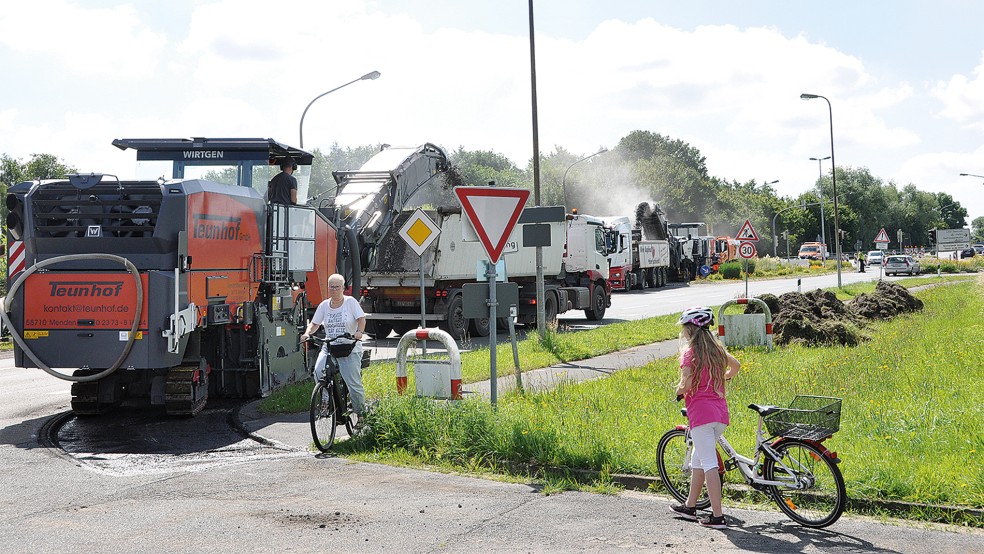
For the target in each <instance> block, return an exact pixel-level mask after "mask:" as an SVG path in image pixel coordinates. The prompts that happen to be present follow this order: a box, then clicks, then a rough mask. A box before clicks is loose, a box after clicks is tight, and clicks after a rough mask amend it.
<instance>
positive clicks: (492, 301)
mask: <svg viewBox="0 0 984 554" xmlns="http://www.w3.org/2000/svg"><path fill="white" fill-rule="evenodd" d="M485 276H486V277H488V278H489V325H491V326H492V332H491V333H489V364H490V368H489V373H490V374H491V377H492V379H491V381H490V385H491V387H492V388H491V395H492V406H493V407H495V403H496V393H497V391H498V372H497V371H496V361H495V349H496V343H495V339H496V335H497V334H498V333H497V332H496V328H495V321H496V309H495V308H496V305H497V302H496V298H495V264H494V263H492V260H489V263H488V265H487V266H486V271H485Z"/></svg>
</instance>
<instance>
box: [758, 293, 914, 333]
mask: <svg viewBox="0 0 984 554" xmlns="http://www.w3.org/2000/svg"><path fill="white" fill-rule="evenodd" d="M759 299H760V300H762V301H763V302H765V304H766V305H767V306H769V310H770V311H771V312H772V323H773V324H772V330H773V340H774V342H775V344H776V345H784V344H793V343H800V344H806V345H810V346H820V345H829V344H842V345H845V346H854V345H857V344H858V343H860V342H862V341H864V340H867V337H866V336H865V335H864V334H863V333H861V328H862V327H864V326H865V324H866V322H867V321H868V320H872V319H889V318H891V317H895V316H897V315H899V314H901V313H906V312H912V311H916V310H921V309H922V307H923V303H922V301H921V300H919V299H918V298H916V297H914V296H912V295H911V294H909V291H908V290H906V288H905V287H902V286H900V285H897V284H895V283H889V282H887V281H880V282H879V283H878V284H877V285H876V286H875V290H874V292H872V293H870V294H862V295H859V296H858V297H857V298H855V299H854V300H853V301H852V302H851V303H850V304H845V303H843V302H841V301H840V300H838V299H837V296H836V295H835V294H834V293H832V292H829V291H823V290H820V289H817V290H813V291H808V292H805V293H798V292H788V293H786V294H783V295H782V296H779V297H777V296H775V295H774V294H764V295H762V296H760V297H759ZM761 311H762V310H761V309H759V308H758V307H757V306H756V305H753V304H749V305H748V306H747V307H746V309H745V313H757V312H761Z"/></svg>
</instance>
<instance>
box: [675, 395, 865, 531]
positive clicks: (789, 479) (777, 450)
mask: <svg viewBox="0 0 984 554" xmlns="http://www.w3.org/2000/svg"><path fill="white" fill-rule="evenodd" d="M749 408H750V409H752V410H755V411H756V412H757V413H758V414H759V421H758V432H757V434H756V440H755V452H754V455H753V457H751V458H748V457H745V456H742V455H741V454H739V453H738V452H737V451H735V449H734V447H732V446H731V444H729V443H728V441H727V439H725V438H724V436H722V437H721V438H720V439H719V440H718V450H717V456H718V472H719V473H720V475H721V485H722V487H724V486H725V479H724V474H725V472H727V471H730V470H733V469H735V468H737V469H738V470H739V471H740V472H741V475H742V477H743V478H744V481H745V483H746V484H747V485H748V486H750V487H751V488H753V489H755V490H758V491H761V492H762V493H763V494H765V495H766V496H768V497H770V498H771V499H772V500H773V501H774V502H775V503H776V504H777V505H778V506H779V509H780V510H782V511H783V512H784V513H785V514H786V515H787V516H789V517H790V518H791V519H792V520H793V521H795V522H797V523H799V524H801V525H803V526H805V527H813V528H821V527H827V526H828V525H831V524H832V523H834V522H835V521H837V520H838V519H839V518H840V516H841V514H842V513H844V509H845V508H846V507H847V492H846V490H845V487H844V477H843V476H842V475H841V472H840V469H838V467H837V464H839V463H840V459H839V458H838V457H837V453H836V452H831V451H830V450H828V449H827V448H826V447H825V446H824V445H823V441H825V440H827V439H829V438H830V437H831V436H833V434H834V433H835V432H837V430H838V429H840V408H841V400H840V399H839V398H830V397H826V396H797V397H796V398H795V399H793V402H792V403H791V404H790V406H789V407H788V408H780V407H777V406H760V405H758V404H752V405H750V406H749ZM680 412H681V413H682V414H683V416H684V417H686V416H687V409H686V408H683V409H681V410H680ZM766 431H768V432H766ZM722 451H723V452H724V457H723V459H722V456H721V452H722ZM692 452H693V442H692V440H691V438H690V428H689V427H688V426H686V425H678V426H677V427H676V428H674V429H671V430H669V431H667V432H666V433H665V434H664V435H663V437H662V438H660V440H659V446H657V448H656V464H657V467H658V468H659V476H660V479H661V480H662V481H663V485H664V486H665V487H666V488H667V490H668V491H669V492H670V494H672V495H673V496H674V497H675V498H676V499H677V500H679V501H680V502H684V501H686V499H687V495H688V493H689V490H690V478H691V476H690V473H691V466H690V459H691V454H692ZM708 506H710V500H708V498H707V494H706V492H702V493H701V497H700V499H699V500H698V501H697V508H699V509H702V510H705V509H707V508H708Z"/></svg>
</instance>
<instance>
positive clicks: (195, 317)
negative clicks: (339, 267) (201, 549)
mask: <svg viewBox="0 0 984 554" xmlns="http://www.w3.org/2000/svg"><path fill="white" fill-rule="evenodd" d="M114 144H115V145H116V146H118V147H120V148H122V149H126V148H133V149H135V150H137V152H138V160H141V159H143V160H147V159H153V160H173V161H174V166H175V169H174V171H173V174H174V176H175V177H176V178H174V179H171V180H167V181H165V180H163V179H161V180H157V181H119V180H117V179H116V178H113V177H111V176H101V175H98V174H96V175H89V176H72V177H70V178H69V179H66V180H52V181H44V182H25V183H20V184H17V185H15V186H14V187H11V188H10V190H9V194H8V196H7V199H6V202H7V208H8V216H7V222H8V236H7V244H8V246H9V248H8V268H9V275H8V281H7V284H8V290H10V287H11V285H13V284H15V282H16V281H18V278H20V277H21V276H22V275H25V274H27V277H26V279H24V280H23V282H22V283H21V286H19V287H18V289H17V290H14V291H12V293H13V297H12V298H11V299H10V300H9V303H10V311H9V312H8V316H9V317H10V320H11V322H12V324H13V325H12V327H13V328H12V329H11V332H12V333H13V332H16V333H20V336H21V337H23V344H24V345H25V346H26V347H27V348H28V349H29V350H30V353H28V352H26V351H25V349H24V348H23V347H22V346H21V345H20V344H17V345H16V346H15V364H16V365H17V366H18V367H38V366H39V364H38V363H37V362H40V363H42V364H44V365H45V366H48V367H50V368H68V369H69V370H72V369H74V373H73V375H74V376H75V377H76V378H82V379H83V380H82V381H75V382H73V385H72V408H73V410H75V411H76V412H77V413H101V412H105V411H109V410H110V409H112V408H114V407H116V406H118V405H119V404H120V403H121V402H122V401H123V400H124V399H125V398H134V397H136V398H149V401H150V403H151V404H153V405H163V406H165V408H166V410H167V412H168V413H172V414H194V413H197V412H198V411H199V410H201V409H202V407H204V405H205V402H206V400H207V398H208V397H209V396H226V397H255V396H264V395H266V394H269V393H270V392H271V391H273V390H275V389H277V388H279V387H282V386H284V385H286V384H288V383H291V382H294V381H297V380H302V379H305V378H307V375H308V368H307V367H305V364H306V362H307V359H308V358H307V357H306V356H305V355H304V352H303V351H302V350H301V348H302V347H301V346H300V345H299V343H298V339H299V336H300V334H301V333H303V330H304V327H305V326H306V323H307V321H308V318H309V317H310V315H311V314H312V313H313V310H314V307H316V306H317V304H318V303H320V302H321V301H322V300H323V299H325V298H327V279H328V276H329V275H330V274H331V273H334V272H335V260H336V257H337V252H338V241H337V233H336V228H335V226H334V225H333V224H332V223H331V222H330V221H329V220H328V219H327V217H325V216H324V215H322V214H321V213H319V212H318V210H316V209H315V208H313V207H308V206H291V207H286V206H275V205H268V204H267V203H266V202H265V201H264V198H263V195H262V194H261V193H260V192H259V190H257V189H265V188H266V179H265V178H264V179H262V183H258V185H257V188H253V186H249V183H250V179H251V177H252V173H253V171H255V170H256V169H257V167H262V168H263V169H264V170H266V173H269V174H270V175H271V176H272V175H273V174H274V173H276V171H273V170H271V169H267V167H266V166H270V165H278V164H279V163H280V161H279V160H282V159H283V158H284V157H286V156H290V157H291V158H293V159H295V161H296V162H297V163H299V164H300V165H302V166H304V165H307V166H310V163H311V160H312V156H311V155H310V154H308V153H306V152H304V151H301V150H297V149H294V148H291V147H287V146H285V145H282V144H280V143H276V142H275V141H273V140H271V139H124V140H117V141H114ZM188 160H192V161H191V162H189V161H188ZM195 160H203V163H201V164H200V165H219V164H217V163H216V161H217V160H218V161H221V162H222V163H223V164H224V165H226V166H229V165H232V166H233V167H236V168H238V171H239V177H238V182H239V183H240V184H239V185H232V184H222V183H218V182H214V181H209V180H204V179H185V178H183V174H184V170H185V168H186V167H188V166H191V165H199V164H195V163H193V162H194V161H195ZM305 162H306V163H305ZM179 165H180V166H179ZM253 165H255V166H256V167H252V166H253ZM244 174H245V175H246V177H245V178H244V177H243V175H244ZM261 175H262V173H261ZM242 184H246V185H247V186H241V185H242ZM11 224H13V225H11ZM96 256H109V257H112V256H116V257H118V258H120V259H122V260H125V262H124V263H126V262H128V263H130V264H132V266H133V269H129V270H128V267H129V266H126V265H124V263H120V262H118V261H115V260H113V259H104V258H99V257H96ZM134 270H135V271H136V272H138V274H139V281H140V289H141V292H142V295H143V301H142V303H141V304H140V306H139V309H138V306H137V302H136V299H137V280H136V278H135V276H134V274H133V273H132V271H134ZM138 312H139V314H140V316H139V323H137V325H136V328H137V331H136V333H131V332H130V331H131V329H132V328H133V323H134V319H135V317H136V314H137V313H138ZM127 347H128V348H129V350H128V351H127V350H126V348H127ZM123 352H126V356H125V358H123V359H122V360H120V356H121V355H122V354H121V353H123ZM32 356H33V358H32ZM35 359H36V360H37V361H35ZM114 366H118V367H117V368H116V370H115V371H111V372H109V373H108V374H105V373H106V372H107V370H109V369H111V368H113V367H114ZM60 372H61V373H64V370H62V371H60ZM100 373H104V374H105V375H103V376H101V377H100V378H98V379H95V380H93V379H91V378H92V376H94V375H97V374H100Z"/></svg>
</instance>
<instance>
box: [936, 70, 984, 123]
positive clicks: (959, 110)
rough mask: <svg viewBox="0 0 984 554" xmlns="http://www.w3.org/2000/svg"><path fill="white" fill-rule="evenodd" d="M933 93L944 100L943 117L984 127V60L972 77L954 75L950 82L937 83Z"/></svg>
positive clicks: (941, 113) (941, 112)
mask: <svg viewBox="0 0 984 554" xmlns="http://www.w3.org/2000/svg"><path fill="white" fill-rule="evenodd" d="M982 57H984V56H982ZM933 95H934V96H936V98H938V99H939V100H940V101H942V102H943V109H942V110H941V111H940V115H942V116H943V117H946V118H948V119H952V120H954V121H956V122H957V123H960V124H962V125H967V126H972V127H976V128H984V61H982V63H981V64H980V65H978V66H977V67H975V68H974V71H973V75H972V77H970V78H968V77H967V76H965V75H954V76H953V77H951V78H950V80H949V81H948V82H939V83H937V84H936V86H935V87H934V88H933Z"/></svg>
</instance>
